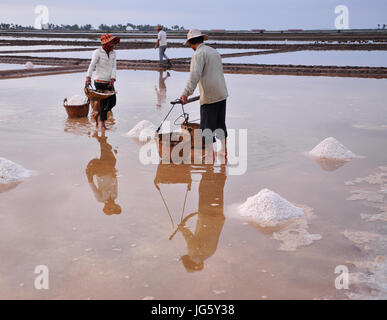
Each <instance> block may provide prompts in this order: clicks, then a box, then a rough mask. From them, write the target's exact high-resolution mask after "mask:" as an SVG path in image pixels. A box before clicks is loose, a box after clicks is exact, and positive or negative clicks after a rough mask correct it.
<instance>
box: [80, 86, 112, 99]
mask: <svg viewBox="0 0 387 320" xmlns="http://www.w3.org/2000/svg"><path fill="white" fill-rule="evenodd" d="M84 91H85V94H86V96H87V97H88V98H89V100H90V101H95V100H104V99H107V98H109V97H111V96H113V95H115V94H116V92H115V91H100V90H94V89H91V88H88V87H85V89H84Z"/></svg>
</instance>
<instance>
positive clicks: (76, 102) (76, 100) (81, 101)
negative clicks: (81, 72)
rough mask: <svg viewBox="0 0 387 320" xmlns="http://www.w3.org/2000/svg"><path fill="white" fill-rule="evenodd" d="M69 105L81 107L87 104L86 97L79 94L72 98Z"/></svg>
mask: <svg viewBox="0 0 387 320" xmlns="http://www.w3.org/2000/svg"><path fill="white" fill-rule="evenodd" d="M67 103H68V104H69V105H70V106H81V105H83V104H85V103H86V99H85V97H82V96H80V95H79V94H77V95H75V96H72V97H71V98H70V99H69V100H68V101H67Z"/></svg>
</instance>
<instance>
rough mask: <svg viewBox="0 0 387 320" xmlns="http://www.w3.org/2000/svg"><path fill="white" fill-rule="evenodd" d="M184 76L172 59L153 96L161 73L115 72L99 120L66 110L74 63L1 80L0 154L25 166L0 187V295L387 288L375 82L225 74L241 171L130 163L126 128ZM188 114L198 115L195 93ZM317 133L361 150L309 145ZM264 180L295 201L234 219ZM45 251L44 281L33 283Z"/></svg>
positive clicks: (365, 293) (381, 84)
mask: <svg viewBox="0 0 387 320" xmlns="http://www.w3.org/2000/svg"><path fill="white" fill-rule="evenodd" d="M178 50H180V49H178ZM150 51H152V52H153V53H154V55H155V56H156V54H157V52H156V51H153V50H150ZM170 52H172V50H171V51H170ZM84 53H85V54H86V53H87V52H84ZM120 53H121V52H118V55H119V54H120ZM167 53H168V51H167ZM55 54H57V53H55ZM67 54H71V53H67ZM82 54H83V53H82ZM274 56H275V55H273V57H274ZM257 58H258V57H257ZM261 58H263V56H260V57H259V58H258V59H261ZM238 59H239V58H238ZM225 62H226V61H225ZM164 75H165V73H164ZM187 77H188V73H185V72H174V71H170V77H168V78H167V79H165V80H164V85H163V86H162V89H163V95H164V101H163V102H162V103H161V104H160V96H159V94H160V92H159V89H160V73H159V72H155V71H130V70H119V71H118V73H117V82H116V84H115V88H116V90H117V91H118V94H117V106H116V107H115V108H114V109H113V117H112V118H110V119H109V120H108V121H107V126H108V130H107V131H106V132H105V134H103V133H102V132H95V129H94V124H93V122H92V121H91V120H90V119H86V118H84V119H80V120H77V119H67V115H66V112H65V110H64V108H63V104H62V103H63V99H64V98H70V97H72V96H74V95H80V94H82V86H83V83H84V78H85V74H84V73H74V74H62V75H52V76H46V77H45V76H41V77H34V78H28V77H27V78H20V79H9V80H2V86H1V87H0V108H1V110H2V113H1V116H0V135H1V137H2V139H1V141H2V142H1V148H0V150H1V151H0V157H2V158H4V159H7V160H9V161H12V163H16V164H18V165H21V166H22V167H24V168H26V169H28V170H31V171H33V172H34V173H35V174H34V175H32V176H30V177H25V178H23V179H22V180H18V181H16V182H13V183H12V185H0V186H1V189H0V198H1V201H0V220H1V224H0V243H1V244H0V252H1V253H2V255H5V254H6V256H7V259H2V263H1V264H0V283H1V290H0V298H1V299H67V298H71V299H101V298H102V299H143V298H144V297H154V298H156V299H235V298H238V299H263V298H262V297H264V299H349V298H383V297H384V298H386V295H387V291H386V290H385V288H386V279H385V277H383V274H384V275H385V272H386V269H385V260H383V258H382V257H383V256H386V254H387V247H386V236H387V229H386V222H385V210H386V208H387V196H386V195H385V192H386V190H385V186H386V183H387V171H385V170H386V166H387V153H386V152H385V146H386V139H387V131H386V130H380V129H374V128H381V127H383V126H386V125H387V110H386V107H385V101H386V99H387V92H386V90H385V87H386V84H387V82H386V80H385V79H379V80H376V79H357V78H328V77H304V76H298V77H291V76H270V75H238V74H226V81H227V85H228V89H229V92H230V97H229V99H228V101H227V126H228V128H229V129H230V130H231V129H247V134H248V141H247V142H248V149H247V168H246V170H247V171H246V173H245V174H243V175H240V176H238V175H230V174H229V167H230V165H219V164H217V165H189V164H183V165H174V164H170V165H167V164H159V165H157V164H154V165H143V164H141V163H140V161H139V150H140V148H141V145H140V144H139V143H138V142H137V141H135V140H134V139H132V138H130V137H128V136H127V133H128V131H130V130H131V129H132V128H133V127H135V126H136V124H138V123H139V122H140V121H142V120H147V121H149V122H150V123H151V124H154V125H156V126H158V125H159V124H160V122H161V120H162V119H163V118H164V116H165V115H166V113H167V111H168V110H169V103H168V102H169V101H172V100H174V99H176V97H178V96H180V94H181V91H182V90H183V87H184V84H185V82H186V80H187ZM58 84H60V85H58ZM164 86H165V87H164ZM20 88H23V90H20ZM155 89H157V90H155ZM42 92H44V93H45V94H44V96H42ZM196 93H197V92H196ZM196 93H195V94H196ZM180 112H181V111H180V110H179V108H176V109H175V110H174V111H173V112H172V114H171V117H170V119H171V120H172V121H173V120H174V119H176V118H177V117H178V116H179V115H180ZM186 112H189V113H190V119H192V120H194V119H198V118H199V104H198V103H197V102H196V103H192V104H190V105H187V107H186ZM300 115H302V117H301V116H300ZM172 127H175V128H176V127H177V126H174V125H172ZM364 127H366V128H367V130H365V129H364ZM327 137H335V138H336V139H337V140H338V141H340V143H342V144H343V145H344V146H345V147H346V148H348V150H351V151H352V152H353V153H354V154H356V155H362V156H363V157H362V158H356V159H352V160H351V161H348V162H344V163H339V164H337V163H336V162H335V161H333V162H330V160H329V159H328V160H327V159H324V161H319V159H314V158H311V157H307V156H305V152H308V151H310V150H312V149H313V148H315V147H316V146H317V145H318V144H319V143H320V142H322V141H323V140H324V139H326V138H327ZM242 160H243V159H242V158H241V161H242ZM101 179H108V181H109V185H105V186H103V184H100V183H101ZM101 186H102V188H100V187H101ZM264 189H269V190H271V191H273V192H275V194H276V195H278V197H281V199H282V198H283V199H284V200H281V201H286V202H281V201H280V203H286V206H285V208H286V207H287V206H290V207H292V208H300V209H294V210H295V212H298V213H299V212H303V214H301V215H300V214H296V215H294V216H292V215H290V216H287V217H286V219H282V220H281V223H280V224H279V225H276V226H262V225H260V224H259V223H257V222H254V221H251V220H249V219H247V220H246V219H243V217H241V216H240V214H239V210H240V207H241V206H242V205H243V204H244V203H245V202H246V201H247V199H248V198H249V197H252V196H254V195H256V194H258V193H259V192H260V191H261V190H264ZM186 193H187V197H186V203H185V207H184V210H183V212H182V208H183V204H184V199H185V195H186ZM106 194H109V195H111V196H112V197H113V198H114V199H115V201H114V205H113V204H109V205H107V204H106V202H104V197H106ZM261 196H262V194H261ZM268 196H269V198H270V197H273V199H277V196H273V195H272V194H271V193H268ZM163 199H164V200H165V204H164V202H163ZM260 199H261V198H256V200H257V201H261V200H260ZM263 199H265V198H264V197H263ZM254 201H255V200H254ZM275 201H277V200H275ZM275 201H274V202H275ZM252 204H253V205H254V203H253V202H252V201H251V200H250V202H249V208H254V206H252ZM257 205H258V206H257V208H259V203H258V204H257ZM166 206H167V207H166ZM293 206H294V207H293ZM272 208H273V210H275V208H276V206H274V207H272ZM298 210H301V211H298ZM168 212H169V214H170V216H169V214H168ZM274 213H275V211H273V214H274ZM182 217H183V219H184V218H187V217H188V218H187V219H186V220H185V224H184V226H183V227H181V226H180V228H178V225H179V223H180V222H181V221H182ZM274 217H275V215H274ZM176 230H177V232H176ZM175 232H176V233H175ZM172 235H173V236H172ZM171 237H172V240H170V238H171ZM10 243H12V246H9V244H10ZM42 264H43V265H47V266H49V267H50V283H51V286H50V290H48V291H45V290H40V291H39V290H35V289H34V288H33V287H32V286H31V285H30V283H33V279H34V276H35V275H34V274H33V273H32V272H31V270H33V268H34V267H35V266H36V265H42ZM338 265H347V266H348V268H349V271H350V273H351V277H353V279H355V280H356V282H353V283H354V285H353V286H350V290H336V289H335V287H334V281H335V278H336V277H337V275H336V274H335V273H334V272H335V268H336V266H338ZM230 275H232V276H230ZM362 275H367V277H364V276H363V277H362ZM367 279H368V280H367ZM355 280H354V281H355ZM355 283H356V285H355ZM375 283H377V285H375ZM182 284H184V285H182ZM187 288H189V290H187ZM285 288H286V290H285Z"/></svg>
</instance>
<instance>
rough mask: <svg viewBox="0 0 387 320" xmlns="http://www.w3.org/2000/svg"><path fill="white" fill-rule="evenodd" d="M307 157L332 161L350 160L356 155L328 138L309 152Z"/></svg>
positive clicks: (336, 141)
mask: <svg viewBox="0 0 387 320" xmlns="http://www.w3.org/2000/svg"><path fill="white" fill-rule="evenodd" d="M309 155H311V156H312V157H314V158H320V159H332V160H344V161H345V160H351V159H353V158H355V157H356V155H355V154H354V153H353V152H352V151H351V150H349V149H347V148H346V147H345V146H344V145H342V144H341V143H340V142H339V141H338V140H336V139H335V138H332V137H329V138H326V139H325V140H323V141H321V142H320V143H319V144H318V145H317V146H316V147H314V149H313V150H311V151H309Z"/></svg>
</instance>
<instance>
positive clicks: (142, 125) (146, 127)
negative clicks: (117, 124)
mask: <svg viewBox="0 0 387 320" xmlns="http://www.w3.org/2000/svg"><path fill="white" fill-rule="evenodd" d="M156 130H157V128H156V126H155V125H154V124H153V123H152V122H150V121H148V120H142V121H140V122H139V123H137V124H136V125H135V126H134V128H133V129H132V130H130V131H129V132H128V133H127V134H126V135H127V136H128V137H130V138H134V139H139V140H140V141H146V140H148V139H149V137H152V136H154V134H155V132H156Z"/></svg>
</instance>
